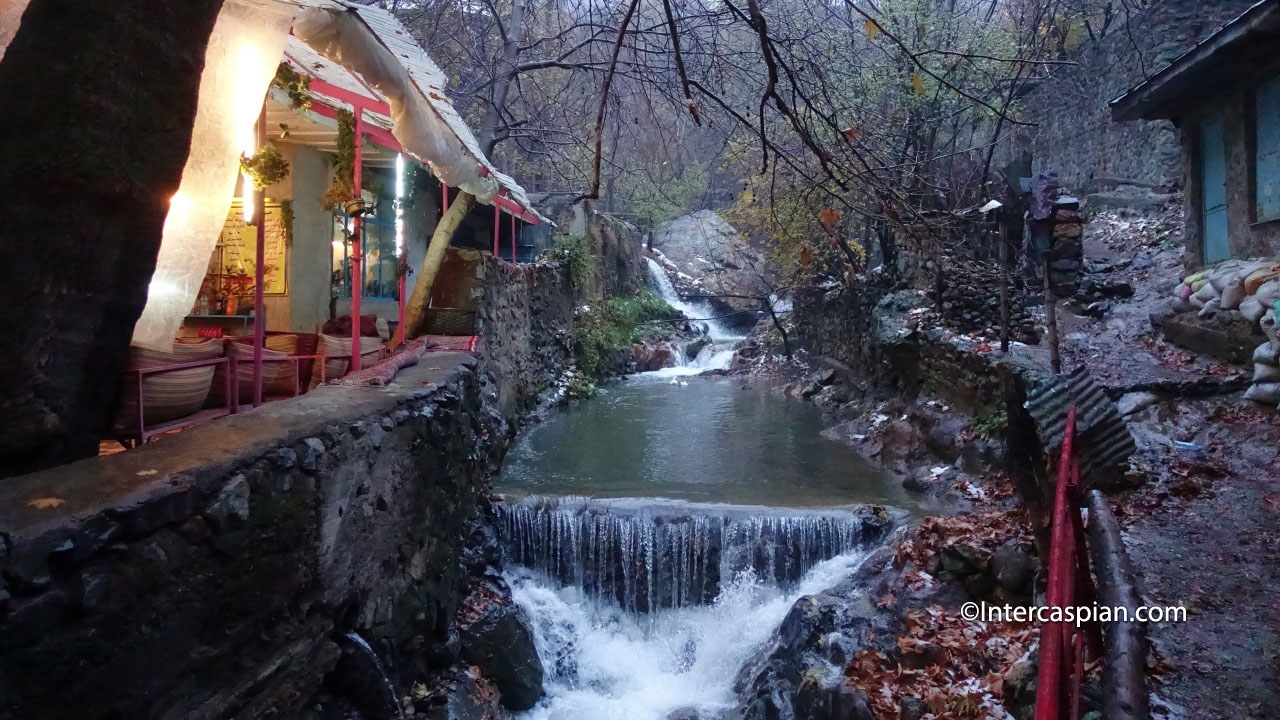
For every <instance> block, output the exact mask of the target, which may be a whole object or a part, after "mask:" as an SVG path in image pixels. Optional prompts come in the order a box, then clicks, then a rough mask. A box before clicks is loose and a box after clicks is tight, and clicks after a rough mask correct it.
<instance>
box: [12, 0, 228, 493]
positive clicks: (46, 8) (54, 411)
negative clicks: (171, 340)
mask: <svg viewBox="0 0 1280 720" xmlns="http://www.w3.org/2000/svg"><path fill="white" fill-rule="evenodd" d="M221 7H222V0H190V1H189V2H172V1H171V0H130V1H129V2H99V3H85V2H73V1H72V0H31V4H30V5H29V6H28V7H27V10H26V12H25V14H24V15H23V16H22V23H21V25H20V27H19V29H18V33H17V34H16V36H15V37H14V38H13V42H12V43H11V44H10V45H9V48H8V49H7V51H6V52H5V55H4V60H3V61H0V98H8V99H10V100H12V102H6V103H4V110H3V112H0V158H4V160H3V162H0V198H2V200H0V202H3V206H4V214H5V217H4V221H3V222H0V267H3V268H4V273H5V278H4V282H0V320H2V322H0V327H3V331H0V477H4V476H8V475H13V474H16V473H21V472H26V471H29V470H33V469H37V468H40V467H47V466H50V465H55V464H58V463H62V462H66V461H69V460H73V459H75V458H79V457H84V456H88V455H93V454H96V453H97V451H98V441H99V435H100V432H101V431H102V429H103V427H104V425H105V424H106V422H107V419H108V414H109V412H110V410H111V404H112V402H113V400H114V398H115V395H116V392H117V390H118V388H119V387H120V377H121V371H122V370H123V368H124V363H125V360H126V357H127V350H128V346H129V339H130V337H131V336H132V334H133V325H134V323H135V322H136V321H137V319H138V316H139V315H140V314H141V313H142V307H143V305H144V304H145V302H146V299H147V285H148V283H149V282H150V280H151V274H152V272H153V271H154V270H155V263H156V254H157V252H158V251H159V249H160V231H161V228H162V227H163V225H164V219H165V215H166V214H167V213H168V210H169V198H170V197H171V196H172V195H173V194H174V192H176V191H177V189H178V182H179V180H180V179H181V176H182V168H183V165H184V164H185V162H186V157H187V149H188V147H189V146H190V144H191V128H192V124H193V123H194V121H195V114H196V98H197V95H198V91H199V86H200V73H201V70H202V69H203V67H204V48H205V46H206V44H207V43H208V40H209V36H210V34H211V33H212V31H213V24H214V20H215V19H216V18H217V16H218V11H219V10H220V9H221Z"/></svg>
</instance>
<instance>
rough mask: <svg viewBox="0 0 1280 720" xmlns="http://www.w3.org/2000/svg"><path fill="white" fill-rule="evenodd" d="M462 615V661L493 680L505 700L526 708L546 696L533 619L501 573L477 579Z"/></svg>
mask: <svg viewBox="0 0 1280 720" xmlns="http://www.w3.org/2000/svg"><path fill="white" fill-rule="evenodd" d="M474 585H475V587H473V591H472V593H471V594H470V596H469V597H468V598H467V601H466V602H465V603H464V609H463V611H462V612H460V614H459V633H458V634H459V639H460V640H461V643H462V659H463V660H466V661H467V662H469V663H471V664H472V665H475V666H476V667H478V668H479V669H480V672H481V674H483V675H484V677H486V678H488V679H490V680H492V681H493V684H494V685H495V686H496V687H497V688H498V692H499V693H500V694H501V702H502V705H503V706H504V707H506V708H507V709H509V710H514V711H516V712H520V711H522V710H528V709H529V708H531V707H533V706H534V704H535V703H537V702H538V699H539V698H541V697H542V676H543V669H542V661H541V660H540V659H539V658H538V649H537V648H536V647H535V646H534V644H533V632H532V631H531V630H530V629H529V622H528V620H527V619H526V618H525V616H524V611H522V610H521V609H520V607H519V606H517V605H516V604H515V603H514V602H513V601H512V599H511V589H510V588H509V587H507V585H506V583H505V582H504V581H503V580H502V579H501V578H500V577H486V578H485V579H484V580H483V581H481V582H477V583H474Z"/></svg>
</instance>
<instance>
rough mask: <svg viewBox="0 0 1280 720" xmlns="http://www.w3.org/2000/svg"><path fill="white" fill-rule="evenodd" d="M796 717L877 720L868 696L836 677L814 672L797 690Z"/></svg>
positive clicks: (809, 674)
mask: <svg viewBox="0 0 1280 720" xmlns="http://www.w3.org/2000/svg"><path fill="white" fill-rule="evenodd" d="M794 709H795V716H796V717H797V718H806V720H874V718H875V714H874V713H872V712H871V705H870V703H868V701H867V694H866V693H865V692H863V691H862V690H861V689H859V688H855V687H851V686H850V685H849V684H848V683H846V682H844V678H843V677H841V676H839V675H837V676H836V677H830V675H829V674H824V673H819V672H811V673H808V674H806V675H805V677H804V678H803V679H802V680H801V682H800V686H799V687H797V688H796V694H795V700H794Z"/></svg>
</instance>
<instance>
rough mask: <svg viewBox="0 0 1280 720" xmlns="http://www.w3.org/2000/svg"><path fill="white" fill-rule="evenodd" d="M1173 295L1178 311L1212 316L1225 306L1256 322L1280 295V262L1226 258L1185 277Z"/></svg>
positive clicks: (1174, 306)
mask: <svg viewBox="0 0 1280 720" xmlns="http://www.w3.org/2000/svg"><path fill="white" fill-rule="evenodd" d="M1173 295H1174V297H1173V301H1172V306H1173V309H1174V311H1175V312H1191V311H1196V312H1197V314H1198V315H1199V316H1200V317H1202V318H1210V317H1213V316H1214V315H1216V314H1217V313H1218V312H1219V311H1222V310H1239V311H1240V313H1241V314H1242V315H1243V316H1244V317H1245V318H1246V319H1247V320H1248V321H1249V322H1251V323H1256V322H1258V320H1259V319H1261V317H1262V314H1263V313H1264V312H1265V309H1266V308H1267V307H1268V306H1269V304H1270V302H1272V301H1274V300H1275V298H1276V296H1277V295H1280V263H1276V262H1272V261H1264V260H1236V259H1231V260H1224V261H1222V262H1220V263H1218V264H1217V265H1214V266H1213V267H1209V268H1205V269H1204V270H1200V271H1199V272H1195V273H1192V274H1190V275H1188V276H1186V277H1185V278H1183V279H1182V283H1181V284H1179V285H1178V287H1177V288H1175V289H1174V293H1173Z"/></svg>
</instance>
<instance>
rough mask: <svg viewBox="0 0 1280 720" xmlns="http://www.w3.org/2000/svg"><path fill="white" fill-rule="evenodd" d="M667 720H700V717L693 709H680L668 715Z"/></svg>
mask: <svg viewBox="0 0 1280 720" xmlns="http://www.w3.org/2000/svg"><path fill="white" fill-rule="evenodd" d="M667 720H702V716H701V715H699V714H698V711H697V710H695V709H694V708H690V707H682V708H676V709H675V710H672V711H671V712H670V713H668V714H667Z"/></svg>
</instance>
